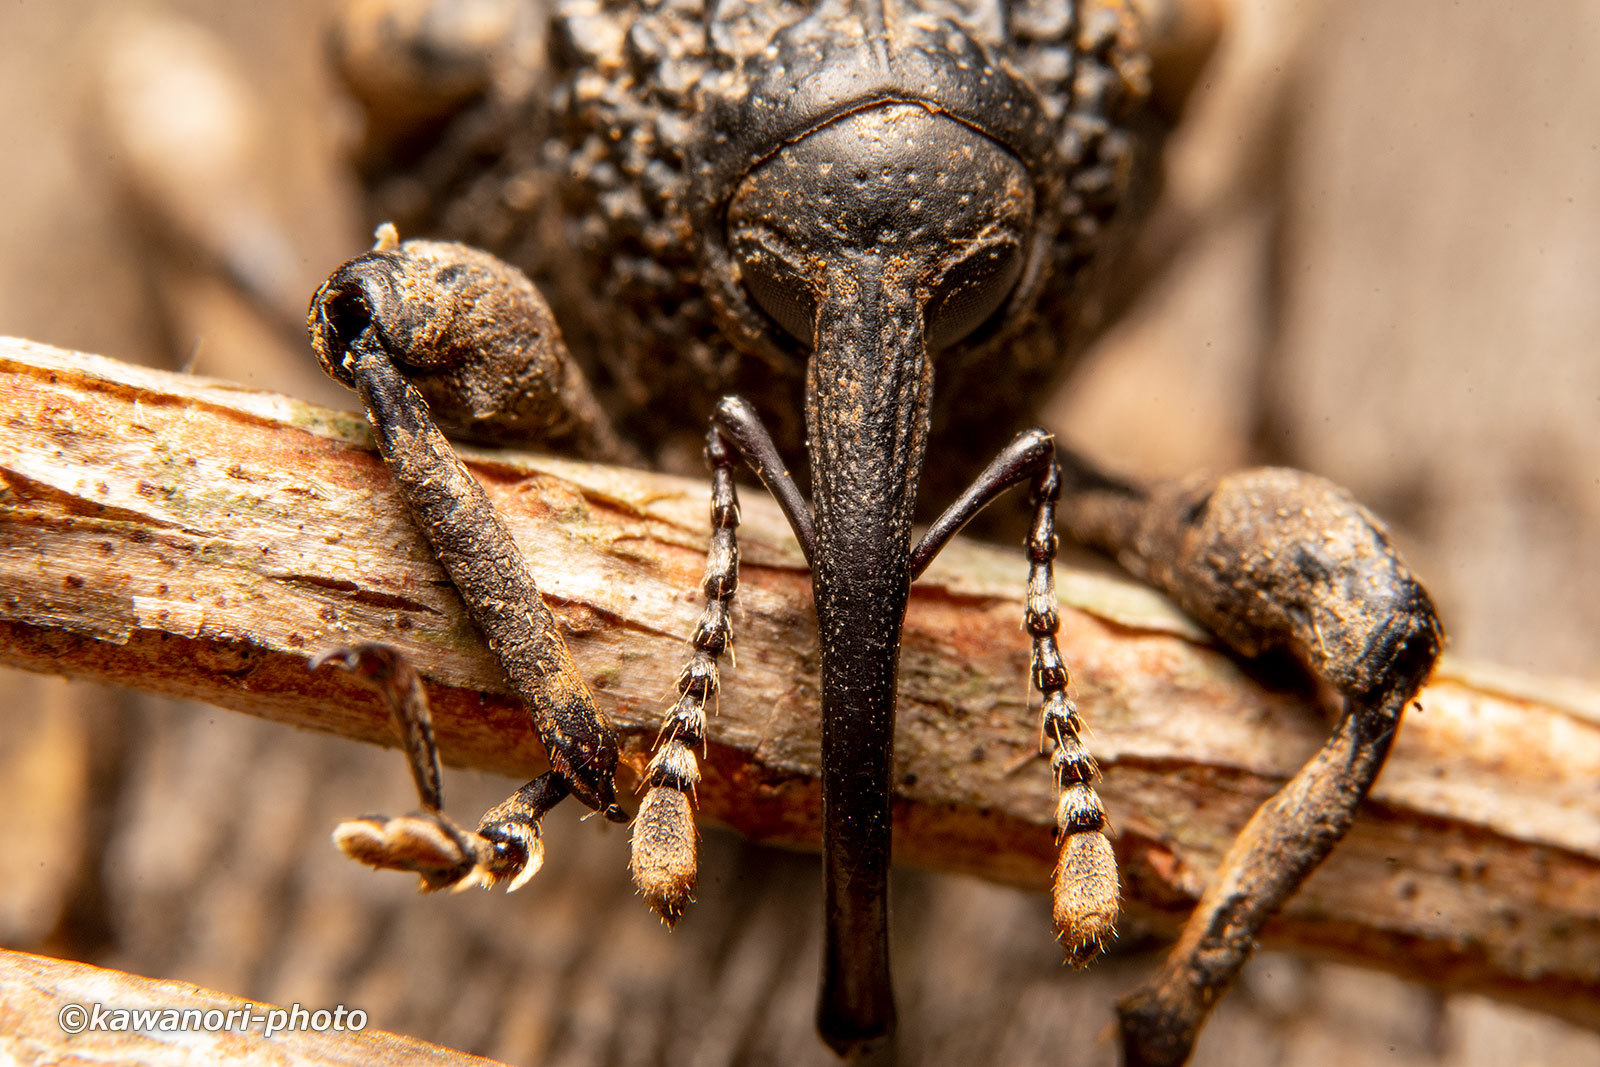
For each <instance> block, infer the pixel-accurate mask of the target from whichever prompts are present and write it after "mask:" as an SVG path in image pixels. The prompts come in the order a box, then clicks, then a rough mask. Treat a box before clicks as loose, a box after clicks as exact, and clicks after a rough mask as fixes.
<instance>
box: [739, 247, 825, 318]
mask: <svg viewBox="0 0 1600 1067" xmlns="http://www.w3.org/2000/svg"><path fill="white" fill-rule="evenodd" d="M734 253H735V255H737V256H738V257H739V266H740V276H741V278H742V280H743V282H744V287H745V290H746V291H747V292H749V294H750V296H751V298H752V299H754V300H755V302H756V306H757V307H759V308H760V309H761V310H762V311H764V312H766V313H767V314H768V315H770V316H771V317H772V319H773V321H774V322H776V323H777V324H778V325H779V326H782V327H783V328H784V330H785V331H786V332H787V333H788V334H789V335H790V336H791V337H793V338H794V339H795V340H797V341H799V342H800V343H801V344H804V345H810V344H811V341H812V331H813V327H814V326H815V324H816V320H817V300H816V295H815V293H814V291H813V289H812V284H811V282H810V280H809V279H808V278H807V277H806V275H805V269H804V264H803V262H802V261H801V258H800V256H799V254H798V253H797V252H796V251H795V250H793V249H791V248H785V247H784V246H783V244H782V242H781V241H780V240H779V239H778V237H777V235H776V234H773V233H771V232H770V231H767V232H761V231H751V230H744V231H741V232H740V233H739V234H738V235H737V236H736V239H735V243H734Z"/></svg>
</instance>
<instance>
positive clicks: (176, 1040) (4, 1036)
mask: <svg viewBox="0 0 1600 1067" xmlns="http://www.w3.org/2000/svg"><path fill="white" fill-rule="evenodd" d="M0 1003H3V1004H5V1006H6V1025H5V1026H4V1028H0V1059H3V1060H5V1061H6V1062H8V1063H160V1064H184V1063H193V1064H197V1065H199V1064H205V1065H224V1067H227V1065H248V1064H257V1063H262V1062H268V1063H295V1064H307V1065H325V1067H346V1065H355V1064H372V1065H374V1067H400V1065H408V1067H409V1065H416V1067H492V1065H493V1064H494V1063H495V1061H493V1060H486V1059H483V1058H481V1057H479V1056H469V1055H467V1054H466V1053H465V1052H456V1051H455V1050H454V1049H447V1048H441V1047H439V1046H438V1045H430V1044H428V1043H427V1042H425V1041H418V1040H416V1039H415V1038H411V1037H400V1036H399V1035H396V1034H390V1033H385V1032H384V1031H382V1030H366V1029H363V1030H360V1031H352V1030H350V1029H348V1028H346V1029H345V1030H344V1031H342V1032H340V1031H332V1030H330V1031H327V1032H321V1033H319V1032H316V1031H313V1030H308V1029H305V1028H303V1027H302V1028H301V1029H296V1030H289V1029H283V1028H281V1026H280V1028H278V1029H277V1030H276V1031H275V1032H274V1033H273V1034H272V1036H271V1037H267V1036H264V1034H263V1030H264V1029H265V1026H264V1023H254V1022H250V1023H247V1024H243V1025H241V1024H240V1023H237V1022H235V1023H231V1024H229V1025H228V1026H227V1027H226V1028H224V1029H212V1030H209V1031H208V1030H206V1029H203V1028H198V1027H192V1026H191V1028H190V1029H187V1030H183V1031H178V1030H165V1029H164V1028H163V1029H162V1030H161V1031H160V1032H159V1033H156V1032H155V1031H156V1030H157V1028H156V1027H153V1026H152V1027H146V1028H144V1029H143V1032H139V1031H138V1030H134V1029H123V1030H109V1029H95V1030H85V1031H84V1032H82V1033H77V1034H68V1033H65V1032H64V1025H63V1021H62V1020H65V1021H68V1022H70V1021H72V1020H74V1019H75V1018H77V1017H76V1016H74V1015H73V1014H72V1013H71V1012H70V1011H68V1010H67V1009H68V1008H69V1007H70V1006H82V1007H83V1008H84V1009H85V1011H86V1012H92V1011H94V1010H95V1007H96V1005H101V1006H103V1007H104V1008H106V1009H111V1010H115V1009H118V1008H126V1009H128V1010H130V1011H134V1010H145V1009H148V1010H151V1011H158V1012H159V1011H165V1010H168V1009H172V1010H175V1011H178V1012H190V1011H192V1012H196V1013H198V1014H197V1015H196V1016H193V1017H192V1018H197V1019H199V1020H200V1021H201V1022H202V1023H204V1022H205V1020H206V1018H207V1016H208V1013H211V1012H216V1013H219V1014H217V1015H215V1016H211V1018H213V1019H217V1020H221V1021H223V1022H226V1021H227V1015H228V1013H229V1012H234V1013H235V1019H248V1018H250V1017H254V1016H262V1017H265V1016H269V1013H271V1012H273V1011H275V1010H284V1009H275V1008H274V1007H273V1006H272V1005H270V1004H262V1003H260V1002H259V1001H254V1000H242V999H240V998H238V997H234V996H229V995H228V994H226V993H214V992H212V991H211V990H208V989H201V988H200V987H199V986H196V985H194V984H193V983H191V982H168V981H162V980H159V979H154V978H143V977H140V976H139V975H136V974H127V973H124V972H122V971H111V970H106V969H105V968H102V967H92V966H90V965H89V964H86V963H73V962H71V961H68V960H55V959H50V958H48V957H46V956H34V955H30V954H28V953H26V952H7V951H0ZM307 1007H308V1008H309V1010H311V1011H316V1010H320V1009H321V1008H322V1007H323V1006H322V1005H320V1004H318V1005H308V1006H307ZM328 1008H329V1010H330V1011H331V1010H332V1008H333V1006H332V1005H329V1006H328ZM63 1013H65V1014H63ZM82 1018H83V1020H84V1021H85V1022H87V1021H88V1020H89V1015H88V1014H85V1015H83V1016H82Z"/></svg>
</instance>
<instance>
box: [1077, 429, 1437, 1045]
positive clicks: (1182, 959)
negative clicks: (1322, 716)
mask: <svg viewBox="0 0 1600 1067" xmlns="http://www.w3.org/2000/svg"><path fill="white" fill-rule="evenodd" d="M1066 485H1067V491H1066V493H1065V495H1064V498H1063V504H1062V509H1061V513H1062V519H1063V522H1064V523H1065V525H1066V527H1067V528H1068V529H1069V530H1070V531H1071V533H1072V534H1073V535H1074V536H1075V537H1077V538H1078V539H1079V540H1081V541H1083V542H1085V543H1087V544H1091V545H1095V546H1097V547H1099V548H1102V549H1104V550H1106V551H1108V552H1110V553H1112V554H1113V555H1115V556H1116V557H1117V559H1118V560H1119V561H1120V562H1121V563H1122V564H1123V565H1124V566H1125V567H1127V568H1128V569H1129V570H1130V571H1132V572H1133V573H1134V574H1136V575H1139V576H1141V577H1143V578H1145V579H1147V580H1149V581H1150V582H1151V583H1152V584H1154V585H1155V586H1157V587H1158V588H1160V589H1162V590H1163V591H1165V592H1166V593H1167V594H1168V595H1169V596H1171V597H1172V598H1173V599H1174V600H1176V601H1177V602H1178V604H1179V606H1181V607H1182V608H1183V609H1184V610H1185V611H1187V612H1188V613H1189V614H1190V615H1192V616H1194V617H1195V619H1196V620H1198V621H1199V622H1201V623H1202V624H1203V625H1205V626H1207V627H1208V628H1210V629H1211V630H1212V631H1213V632H1215V633H1216V634H1217V635H1218V636H1219V637H1221V638H1222V639H1223V640H1224V641H1226V642H1227V643H1228V644H1229V645H1231V646H1232V647H1233V648H1234V649H1236V650H1237V651H1239V652H1240V653H1242V654H1244V655H1247V656H1254V655H1258V654H1260V653H1263V652H1267V651H1270V650H1273V649H1282V650H1285V651H1288V652H1290V653H1291V654H1293V655H1294V656H1295V657H1296V658H1298V659H1300V660H1301V661H1302V662H1304V663H1305V664H1306V665H1307V666H1308V667H1309V668H1310V669H1311V670H1312V672H1313V673H1314V674H1315V675H1316V676H1317V677H1318V678H1319V679H1320V680H1322V681H1323V682H1325V683H1327V684H1328V685H1329V686H1331V687H1332V688H1333V689H1334V690H1336V691H1337V692H1338V693H1339V694H1340V695H1341V697H1342V698H1343V704H1344V711H1343V714H1342V716H1341V718H1340V720H1339V722H1338V724H1337V726H1336V727H1335V728H1334V732H1333V736H1332V737H1330V738H1329V739H1328V741H1327V743H1326V744H1324V746H1323V747H1322V749H1321V751H1319V752H1318V753H1317V754H1316V755H1315V756H1314V757H1312V759H1311V761H1310V762H1308V763H1307V764H1306V765H1305V766H1304V767H1303V768H1301V770H1300V772H1299V773H1298V774H1296V775H1295V777H1294V778H1293V779H1291V780H1290V781H1289V783H1288V784H1287V785H1285V786H1284V787H1283V789H1281V790H1280V791H1279V792H1278V793H1277V794H1276V795H1274V796H1273V797H1272V798H1271V799H1270V800H1268V801H1267V802H1266V803H1265V804H1263V805H1262V807H1261V809H1260V810H1259V811H1257V812H1256V814H1255V815H1254V816H1253V817H1252V818H1251V820H1250V822H1249V823H1248V824H1247V825H1246V826H1245V828H1244V830H1243V831H1242V832H1241V833H1240V835H1239V837H1238V839H1237V840H1236V841H1235V842H1234V844H1233V846H1232V847H1231V848H1230V849H1229V850H1228V853H1227V855H1226V856H1225V857H1224V858H1223V861H1222V866H1221V868H1220V869H1219V870H1218V872H1217V875H1216V877H1215V878H1214V879H1213V880H1212V883H1211V885H1210V886H1209V887H1208V888H1207V890H1206V892H1205V894H1204V895H1203V896H1202V897H1201V900H1200V903H1199V904H1198V906H1197V907H1196V908H1195V911H1194V914H1193V916H1191V918H1190V919H1189V921H1188V924H1187V925H1186V926H1185V927H1184V931H1183V935H1182V936H1181V937H1180V939H1179V941H1178V944H1177V945H1176V946H1175V947H1174V948H1173V950H1172V953H1171V955H1170V956H1169V957H1168V959H1167V962H1166V964H1165V965H1164V966H1163V968H1162V970H1161V972H1160V974H1158V975H1157V976H1156V978H1155V979H1154V980H1153V981H1151V982H1150V983H1149V984H1147V985H1146V986H1145V987H1143V988H1142V989H1140V990H1138V991H1137V992H1135V993H1134V994H1132V995H1131V996H1129V997H1127V998H1125V999H1124V1000H1123V1001H1122V1003H1121V1004H1120V1005H1119V1008H1118V1010H1119V1014H1120V1016H1121V1023H1122V1038H1123V1051H1124V1058H1125V1062H1126V1063H1127V1064H1128V1065H1129V1067H1142V1065H1163V1067H1164V1065H1170V1064H1181V1063H1183V1062H1184V1061H1185V1060H1187V1059H1188V1057H1189V1053H1190V1051H1191V1049H1192V1048H1193V1045H1194V1040H1195V1037H1196V1035H1197V1034H1198V1032H1199V1029H1200V1027H1201V1025H1202V1024H1203V1023H1204V1021H1205V1017H1206V1014H1207V1013H1208V1012H1209V1011H1210V1009H1211V1007H1212V1005H1213V1004H1215V1003H1216V1001H1217V998H1218V997H1220V996H1221V994H1222V993H1223V992H1224V991H1225V990H1226V989H1227V988H1228V986H1229V985H1230V984H1231V983H1232V981H1233V979H1234V977H1235V976H1236V975H1237V974H1238V972H1239V969H1240V968H1241V967H1242V966H1243V965H1244V963H1245V960H1246V959H1248V958H1249V955H1250V953H1251V951H1252V950H1253V949H1254V947H1255V939H1256V936H1257V934H1258V933H1259V932H1260V930H1261V927H1262V926H1263V924H1265V923H1266V921H1267V920H1268V919H1270V918H1271V917H1272V916H1273V915H1274V914H1276V913H1277V911H1278V909H1279V908H1280V907H1282V906H1283V904H1284V902H1285V901H1286V900H1287V899H1288V898H1289V897H1290V896H1291V895H1292V894H1293V893H1294V892H1295V890H1296V889H1298V888H1299V886H1300V884H1301V883H1302V882H1303V881H1304V880H1305V879H1306V878H1307V877H1308V876H1309V875H1310V874H1311V872H1312V871H1313V870H1315V869H1316V867H1317V865H1318V864H1319V863H1321V862H1322V860H1323V859H1324V857H1326V856H1327V855H1328V853H1329V851H1331V850H1332V848H1333V846H1334V845H1335V844H1337V843H1338V841H1339V840H1340V838H1342V837H1343V836H1344V834H1345V832H1346V831H1347V830H1348V829H1349V828H1350V824H1351V823H1352V822H1353V821H1354V819H1355V814H1356V808H1357V807H1358V805H1359V804H1360V803H1361V801H1362V799H1363V798H1364V797H1365V796H1366V795H1367V791H1368V790H1369V789H1370V788H1371V787H1372V782H1373V780H1374V779H1375V778H1376V777H1377V775H1378V772H1379V771H1380V770H1381V769H1382V768H1383V762H1384V759H1385V757H1386V756H1387V755H1388V752H1389V747H1390V744H1391V743H1392V742H1393V740H1394V735H1395V731H1396V730H1397V729H1398V728H1399V726H1400V718H1401V715H1402V713H1403V712H1404V710H1405V707H1406V705H1407V704H1408V703H1409V702H1410V701H1411V700H1412V699H1413V698H1414V697H1415V696H1416V693H1417V690H1418V689H1420V688H1421V686H1422V684H1423V683H1424V682H1425V681H1426V680H1427V677H1428V675H1429V673H1430V672H1431V671H1432V669H1433V664H1434V660H1435V659H1436V658H1437V656H1438V652H1439V648H1440V645H1441V643H1442V641H1443V631H1442V629H1441V628H1440V625H1439V621H1438V617H1437V615H1436V614H1435V612H1434V607H1433V602H1432V601H1431V600H1430V599H1429V597H1428V594H1427V592H1426V591H1425V590H1424V589H1423V588H1422V586H1421V585H1420V584H1419V583H1418V582H1417V580H1416V579H1415V578H1414V577H1413V576H1412V574H1411V572H1410V571H1409V570H1408V569H1407V568H1406V566H1405V564H1404V563H1402V562H1401V560H1400V558H1399V556H1398V555H1397V554H1396V553H1395V551H1394V548H1393V547H1392V546H1391V545H1390V543H1389V539H1388V537H1387V536H1386V534H1385V533H1384V531H1383V528H1382V526H1381V524H1380V523H1379V522H1378V520H1377V519H1376V518H1374V517H1373V516H1372V514H1371V513H1370V512H1368V511H1367V510H1366V509H1365V508H1363V507H1361V505H1359V504H1357V503H1356V502H1355V501H1354V500H1353V499H1352V498H1351V497H1350V495H1349V494H1348V493H1346V492H1345V491H1344V490H1342V489H1340V488H1339V487H1338V486H1335V485H1333V484H1332V483H1330V482H1328V481H1326V480H1324V479H1322V478H1317V477H1314V476H1312V475H1309V474H1303V473H1301V472H1299V471H1293V470H1284V469H1261V470H1253V471H1245V472H1241V473H1239V474H1234V475H1231V476H1228V477H1225V478H1222V479H1209V478H1193V479H1187V480H1183V481H1178V482H1173V483H1168V484H1165V485H1161V486H1157V487H1155V488H1153V489H1150V490H1144V489H1141V488H1139V487H1136V486H1133V485H1130V484H1128V483H1124V482H1119V481H1117V480H1114V479H1111V478H1107V477H1105V476H1103V475H1100V474H1098V473H1096V472H1094V471H1092V470H1091V469H1090V468H1089V467H1088V466H1087V465H1086V464H1084V463H1083V462H1082V461H1079V460H1075V459H1073V460H1072V461H1071V462H1070V464H1069V473H1068V478H1067V483H1066Z"/></svg>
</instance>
